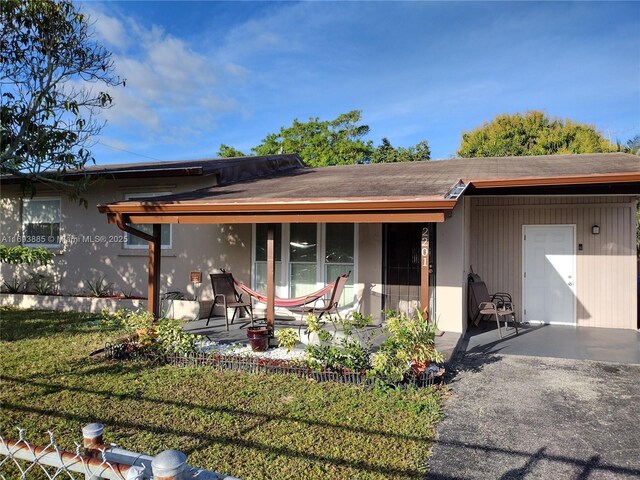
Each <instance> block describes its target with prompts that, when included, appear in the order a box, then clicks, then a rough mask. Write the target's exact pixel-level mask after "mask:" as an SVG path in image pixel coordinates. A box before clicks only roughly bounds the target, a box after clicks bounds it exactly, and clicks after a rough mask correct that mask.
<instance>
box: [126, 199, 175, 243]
mask: <svg viewBox="0 0 640 480" xmlns="http://www.w3.org/2000/svg"><path fill="white" fill-rule="evenodd" d="M161 195H169V192H162V193H130V194H127V195H125V200H135V199H138V198H149V197H159V196H161ZM131 226H132V227H133V228H135V229H137V230H140V231H141V232H144V233H148V234H149V235H152V234H153V225H151V224H139V225H131ZM171 235H172V229H171V225H170V224H166V223H163V224H162V225H161V226H160V245H161V247H162V248H171ZM147 246H148V242H147V241H146V240H143V239H142V238H140V237H136V236H135V235H131V234H127V241H126V243H125V247H126V248H132V249H138V248H147Z"/></svg>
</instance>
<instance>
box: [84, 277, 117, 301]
mask: <svg viewBox="0 0 640 480" xmlns="http://www.w3.org/2000/svg"><path fill="white" fill-rule="evenodd" d="M87 293H88V294H89V295H90V296H92V297H108V296H111V295H113V283H111V282H109V281H107V278H106V277H98V279H97V280H94V281H91V280H87Z"/></svg>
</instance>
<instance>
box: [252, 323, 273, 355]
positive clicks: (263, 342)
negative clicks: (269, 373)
mask: <svg viewBox="0 0 640 480" xmlns="http://www.w3.org/2000/svg"><path fill="white" fill-rule="evenodd" d="M247 338H248V339H249V344H250V345H251V350H253V351H254V352H264V351H266V350H267V349H268V348H269V329H268V328H266V327H249V328H247Z"/></svg>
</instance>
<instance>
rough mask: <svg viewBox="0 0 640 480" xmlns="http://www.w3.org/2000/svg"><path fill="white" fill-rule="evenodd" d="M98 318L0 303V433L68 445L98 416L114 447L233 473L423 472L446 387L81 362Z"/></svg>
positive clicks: (313, 476) (402, 478)
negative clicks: (383, 388) (175, 453)
mask: <svg viewBox="0 0 640 480" xmlns="http://www.w3.org/2000/svg"><path fill="white" fill-rule="evenodd" d="M94 318H95V316H94V315H86V314H78V313H69V312H48V311H32V310H8V309H1V310H0V321H1V322H2V328H0V348H1V351H2V355H0V372H1V375H2V388H0V404H2V415H0V431H1V432H6V434H7V435H9V436H14V437H15V436H17V433H16V430H15V428H16V425H18V426H21V427H23V428H25V430H26V434H27V438H28V440H29V441H30V442H31V443H32V444H34V445H46V444H47V442H48V440H49V437H48V435H47V433H46V430H48V429H50V430H51V431H53V432H55V433H56V438H57V439H59V441H60V442H62V445H61V447H62V448H63V449H65V450H68V451H71V452H74V451H75V445H74V444H73V441H74V440H75V439H78V438H80V437H81V433H80V432H81V429H82V427H83V426H84V425H86V424H87V423H91V422H92V421H100V422H101V423H104V424H105V425H106V430H105V441H107V442H109V443H115V444H117V445H118V446H119V447H121V448H125V449H128V450H133V451H137V452H142V453H148V454H151V455H154V454H157V453H158V452H160V451H162V450H166V449H167V448H175V449H177V450H180V451H183V452H188V453H189V464H190V465H197V466H198V467H201V468H204V469H207V470H213V471H217V472H226V473H230V474H233V475H234V476H236V477H239V478H246V479H250V478H266V477H268V478H273V479H282V480H287V479H289V480H291V479H300V478H304V479H308V480H320V479H327V478H334V479H359V480H379V479H380V480H381V479H389V478H393V479H394V480H410V479H416V480H417V479H422V478H424V477H425V472H424V469H423V467H422V465H424V461H425V452H428V451H429V449H430V447H431V445H432V444H433V441H434V436H435V426H436V425H437V422H438V421H440V419H441V418H442V410H443V405H442V402H443V398H442V397H443V394H442V390H439V389H432V388H421V389H415V390H403V391H396V390H389V391H387V392H384V393H382V392H380V391H373V390H371V389H366V388H360V387H356V386H352V385H343V384H338V383H333V382H323V383H316V382H313V381H309V380H304V379H299V378H297V377H295V376H291V375H256V374H250V373H243V372H235V371H234V372H231V371H226V372H220V371H216V370H215V369H212V368H208V367H198V368H180V367H175V366H170V365H164V366H161V365H157V364H153V363H146V362H142V361H140V362H128V363H122V362H114V361H105V360H101V359H100V357H99V356H94V357H91V358H89V356H88V353H89V352H92V351H94V350H97V349H99V348H102V347H104V344H105V342H107V341H109V340H113V338H114V332H113V331H104V330H102V329H101V327H100V325H99V324H98V323H97V322H93V321H92V320H94ZM12 432H13V433H12ZM3 434H4V433H3ZM265 472H267V473H265ZM3 473H4V474H5V476H6V477H7V478H12V479H13V478H20V476H19V475H11V474H9V473H6V472H4V470H3Z"/></svg>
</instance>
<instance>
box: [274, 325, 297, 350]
mask: <svg viewBox="0 0 640 480" xmlns="http://www.w3.org/2000/svg"><path fill="white" fill-rule="evenodd" d="M275 335H276V338H277V339H278V346H279V347H284V348H286V349H287V352H290V351H291V350H293V348H294V347H295V346H296V345H297V344H298V343H300V338H299V337H298V332H296V331H295V330H294V329H293V328H283V329H281V330H276V334H275Z"/></svg>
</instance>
